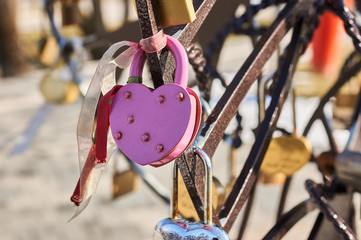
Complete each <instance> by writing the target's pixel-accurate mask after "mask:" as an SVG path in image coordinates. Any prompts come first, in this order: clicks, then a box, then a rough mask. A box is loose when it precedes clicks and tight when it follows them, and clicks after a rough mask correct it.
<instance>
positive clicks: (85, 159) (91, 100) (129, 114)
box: [71, 31, 202, 218]
mask: <svg viewBox="0 0 361 240" xmlns="http://www.w3.org/2000/svg"><path fill="white" fill-rule="evenodd" d="M124 46H128V48H127V49H126V50H124V51H123V52H122V53H121V54H119V55H117V57H114V56H115V54H116V53H117V51H119V49H120V48H122V47H124ZM164 47H167V48H168V49H169V50H170V52H171V53H172V54H173V55H174V58H175V62H176V70H175V79H174V83H171V84H165V85H163V86H160V87H158V88H157V89H150V88H148V87H146V86H145V85H143V84H141V83H140V82H139V81H140V79H141V77H142V71H143V67H144V63H145V52H147V53H153V52H159V51H161V50H162V49H163V48H164ZM133 57H134V58H133ZM132 59H133V61H132ZM130 63H131V68H130V78H129V80H130V82H131V83H129V84H126V85H125V86H121V85H115V71H116V69H117V68H122V69H124V68H126V67H128V66H129V64H130ZM188 65H189V64H188V58H187V54H186V51H185V49H184V47H183V46H182V44H181V43H180V42H178V40H176V39H175V38H173V37H170V36H167V35H165V34H164V33H163V31H160V32H158V33H157V34H155V35H154V36H152V37H149V38H146V39H142V40H141V41H140V43H134V42H129V41H121V42H118V43H115V44H113V45H112V46H111V47H110V48H109V49H108V50H107V51H106V52H105V53H104V55H103V57H102V58H101V59H100V61H99V64H98V66H97V69H96V71H95V74H94V76H93V79H92V81H91V83H90V85H89V89H88V91H87V94H86V96H85V98H84V101H83V106H82V109H81V112H80V116H79V123H78V131H77V137H78V152H79V163H80V169H81V174H80V177H79V180H78V183H77V186H76V188H75V190H74V193H73V195H72V196H71V201H72V202H74V204H75V205H76V206H78V208H77V210H76V213H75V214H74V216H73V218H74V217H76V216H77V215H79V214H80V213H81V212H82V211H83V210H84V209H85V207H86V206H87V204H88V202H89V201H90V199H91V196H92V195H93V194H94V193H95V191H96V188H97V185H98V182H99V180H100V177H101V174H102V171H103V170H104V168H105V167H106V165H107V163H108V161H109V159H110V156H111V154H112V153H113V151H114V150H115V149H116V146H118V147H119V148H120V150H121V151H122V152H123V153H124V154H125V155H126V156H127V157H128V158H129V159H130V160H132V161H133V162H135V163H138V164H140V165H151V166H154V167H159V166H162V165H164V164H166V163H168V162H170V161H172V160H174V159H175V158H177V157H178V156H179V155H180V154H182V152H183V151H185V150H186V149H187V148H188V147H189V146H190V145H191V143H192V141H193V139H194V138H195V136H196V134H197V132H198V130H199V125H200V120H201V114H202V113H201V103H200V100H199V98H198V96H197V95H196V93H195V92H194V91H193V90H191V89H189V88H187V83H188V67H189V66H188ZM101 93H103V94H104V96H103V97H102V98H101V99H100V102H99V104H98V100H99V97H100V95H101ZM97 106H98V107H97ZM96 110H98V111H96ZM96 112H97V114H96ZM95 118H96V128H95V131H94V126H95V125H94V121H93V119H95ZM109 126H110V128H111V135H112V137H110V139H109V140H110V141H109V144H108V129H109ZM111 138H113V139H114V141H112V139H111ZM115 143H116V144H115Z"/></svg>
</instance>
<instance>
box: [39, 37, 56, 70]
mask: <svg viewBox="0 0 361 240" xmlns="http://www.w3.org/2000/svg"><path fill="white" fill-rule="evenodd" d="M59 54H60V48H59V45H58V42H57V41H56V39H55V37H53V36H49V37H47V38H46V39H45V44H44V47H42V48H41V49H40V53H39V61H40V62H41V63H42V64H44V65H45V66H48V67H50V66H52V65H53V64H54V63H55V61H56V60H57V59H58V57H59Z"/></svg>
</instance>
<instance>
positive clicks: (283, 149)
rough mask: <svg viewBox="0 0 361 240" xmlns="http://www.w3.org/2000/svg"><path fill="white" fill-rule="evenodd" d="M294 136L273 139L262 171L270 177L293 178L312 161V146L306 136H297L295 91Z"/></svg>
mask: <svg viewBox="0 0 361 240" xmlns="http://www.w3.org/2000/svg"><path fill="white" fill-rule="evenodd" d="M292 90H293V92H292V113H293V134H292V135H291V136H285V137H284V136H282V137H277V138H273V139H272V140H271V143H270V145H269V147H268V150H267V153H266V155H265V157H264V159H263V163H262V165H261V171H262V172H263V173H265V174H268V175H273V174H277V173H283V174H285V175H287V176H292V175H293V174H294V173H295V172H297V171H298V170H299V169H301V168H302V167H303V166H304V165H305V164H306V163H307V162H308V161H309V159H310V157H311V151H312V146H311V144H310V143H309V142H308V141H307V139H306V138H305V137H304V136H299V135H298V134H297V127H296V106H295V100H296V96H295V90H294V88H293V89H292Z"/></svg>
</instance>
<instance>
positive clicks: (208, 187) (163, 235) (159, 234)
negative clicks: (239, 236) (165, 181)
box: [153, 148, 229, 240]
mask: <svg viewBox="0 0 361 240" xmlns="http://www.w3.org/2000/svg"><path fill="white" fill-rule="evenodd" d="M193 150H194V154H195V155H197V156H198V157H199V158H200V159H201V160H202V162H203V164H204V172H205V180H204V184H205V187H204V208H203V209H204V222H189V221H187V220H185V219H180V218H179V217H178V202H177V201H178V199H177V195H178V186H177V185H178V166H177V164H174V169H173V193H172V202H171V213H172V217H171V218H166V219H163V220H161V221H160V222H159V223H158V224H157V226H156V227H155V229H154V230H155V232H154V236H153V239H157V240H162V239H163V240H174V239H177V240H186V239H194V240H196V239H204V240H213V239H218V240H229V237H228V235H227V233H226V232H225V231H224V230H223V229H222V228H220V227H218V226H217V225H214V224H212V206H213V205H212V197H211V196H212V164H211V160H210V158H209V157H208V156H207V154H206V153H205V152H204V151H203V150H202V149H200V148H194V149H193Z"/></svg>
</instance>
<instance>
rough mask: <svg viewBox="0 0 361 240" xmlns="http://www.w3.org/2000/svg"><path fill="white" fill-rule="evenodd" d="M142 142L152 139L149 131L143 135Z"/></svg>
mask: <svg viewBox="0 0 361 240" xmlns="http://www.w3.org/2000/svg"><path fill="white" fill-rule="evenodd" d="M141 139H142V142H148V141H149V139H150V136H149V133H144V134H143V135H142V137H141Z"/></svg>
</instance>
